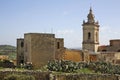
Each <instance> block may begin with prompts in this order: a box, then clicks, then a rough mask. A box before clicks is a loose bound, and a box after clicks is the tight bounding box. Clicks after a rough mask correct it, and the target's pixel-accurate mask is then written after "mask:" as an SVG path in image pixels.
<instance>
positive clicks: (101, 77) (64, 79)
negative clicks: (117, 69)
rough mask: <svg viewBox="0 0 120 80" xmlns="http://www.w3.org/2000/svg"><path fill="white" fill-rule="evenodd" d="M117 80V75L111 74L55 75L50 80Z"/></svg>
mask: <svg viewBox="0 0 120 80" xmlns="http://www.w3.org/2000/svg"><path fill="white" fill-rule="evenodd" d="M56 79H57V80H119V76H118V75H111V74H56V75H54V79H51V80H56Z"/></svg>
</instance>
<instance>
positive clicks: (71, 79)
mask: <svg viewBox="0 0 120 80" xmlns="http://www.w3.org/2000/svg"><path fill="white" fill-rule="evenodd" d="M10 74H24V75H32V76H34V77H35V80H120V76H119V75H114V74H78V73H62V74H55V73H52V72H41V71H33V70H25V71H18V70H2V71H0V80H4V77H6V76H7V75H10Z"/></svg>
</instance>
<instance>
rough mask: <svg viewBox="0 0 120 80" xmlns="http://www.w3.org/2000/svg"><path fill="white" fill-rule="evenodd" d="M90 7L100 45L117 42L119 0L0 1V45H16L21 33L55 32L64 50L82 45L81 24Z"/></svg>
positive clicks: (22, 34)
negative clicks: (110, 41) (98, 32)
mask: <svg viewBox="0 0 120 80" xmlns="http://www.w3.org/2000/svg"><path fill="white" fill-rule="evenodd" d="M90 6H92V9H93V13H94V15H95V20H96V21H97V20H98V21H99V24H100V44H101V45H108V44H109V40H110V39H120V33H119V32H120V24H119V23H120V9H119V8H120V0H0V44H8V45H14V46H16V39H17V38H23V36H24V33H29V32H35V33H51V32H52V33H54V34H56V37H58V38H64V42H65V47H68V48H79V47H81V46H82V45H81V44H82V26H81V25H82V22H83V20H87V14H88V12H89V8H90Z"/></svg>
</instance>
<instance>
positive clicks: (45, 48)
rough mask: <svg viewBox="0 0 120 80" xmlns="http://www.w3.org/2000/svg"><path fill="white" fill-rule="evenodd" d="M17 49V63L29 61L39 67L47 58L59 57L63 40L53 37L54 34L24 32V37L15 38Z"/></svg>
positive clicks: (62, 47)
mask: <svg viewBox="0 0 120 80" xmlns="http://www.w3.org/2000/svg"><path fill="white" fill-rule="evenodd" d="M23 43H24V44H23ZM21 44H23V46H22V45H21ZM17 51H18V52H17V63H18V65H20V64H21V63H27V62H29V63H32V65H33V66H35V67H40V66H44V65H45V64H47V62H48V61H49V60H54V59H56V58H57V59H60V58H61V54H62V53H63V52H64V40H63V39H61V38H55V35H54V34H42V33H27V34H24V39H18V40H17ZM57 55H58V56H59V57H57ZM21 56H22V57H21Z"/></svg>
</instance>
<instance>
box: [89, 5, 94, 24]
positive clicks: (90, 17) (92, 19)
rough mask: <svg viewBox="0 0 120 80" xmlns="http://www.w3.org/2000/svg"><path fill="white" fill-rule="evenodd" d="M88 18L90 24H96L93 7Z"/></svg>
mask: <svg viewBox="0 0 120 80" xmlns="http://www.w3.org/2000/svg"><path fill="white" fill-rule="evenodd" d="M87 18H88V23H94V22H95V20H94V14H93V13H92V8H91V7H90V10H89V14H88V16H87Z"/></svg>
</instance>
